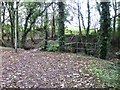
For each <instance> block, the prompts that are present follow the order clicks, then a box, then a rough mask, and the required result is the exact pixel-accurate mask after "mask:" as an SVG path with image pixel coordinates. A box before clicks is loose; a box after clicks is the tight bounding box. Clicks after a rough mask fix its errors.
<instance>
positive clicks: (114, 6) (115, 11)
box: [113, 0, 117, 36]
mask: <svg viewBox="0 0 120 90" xmlns="http://www.w3.org/2000/svg"><path fill="white" fill-rule="evenodd" d="M116 8H117V2H116V0H115V1H114V2H113V9H114V13H115V15H114V18H113V36H115V32H116V15H117V10H116Z"/></svg>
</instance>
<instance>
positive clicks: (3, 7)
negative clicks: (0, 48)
mask: <svg viewBox="0 0 120 90" xmlns="http://www.w3.org/2000/svg"><path fill="white" fill-rule="evenodd" d="M2 9H3V12H2V13H3V15H2V17H3V21H2V40H3V41H4V24H5V23H4V22H5V5H4V3H3V2H2Z"/></svg>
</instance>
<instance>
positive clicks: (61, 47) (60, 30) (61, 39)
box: [58, 2, 65, 52]
mask: <svg viewBox="0 0 120 90" xmlns="http://www.w3.org/2000/svg"><path fill="white" fill-rule="evenodd" d="M58 7H59V27H58V33H59V51H60V52H62V51H64V44H65V36H64V20H65V14H64V9H65V5H64V3H63V2H58Z"/></svg>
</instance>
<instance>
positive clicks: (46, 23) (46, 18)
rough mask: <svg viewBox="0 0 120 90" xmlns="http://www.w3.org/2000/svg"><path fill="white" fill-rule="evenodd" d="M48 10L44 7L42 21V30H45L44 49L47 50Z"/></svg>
mask: <svg viewBox="0 0 120 90" xmlns="http://www.w3.org/2000/svg"><path fill="white" fill-rule="evenodd" d="M47 26H48V12H47V9H46V14H45V22H44V30H45V44H44V50H47V45H48V43H47V42H48V30H47V29H48V28H47Z"/></svg>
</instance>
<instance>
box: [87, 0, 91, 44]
mask: <svg viewBox="0 0 120 90" xmlns="http://www.w3.org/2000/svg"><path fill="white" fill-rule="evenodd" d="M89 3H90V2H89V0H87V9H88V26H87V30H86V42H88V41H89V31H90V4H89Z"/></svg>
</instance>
